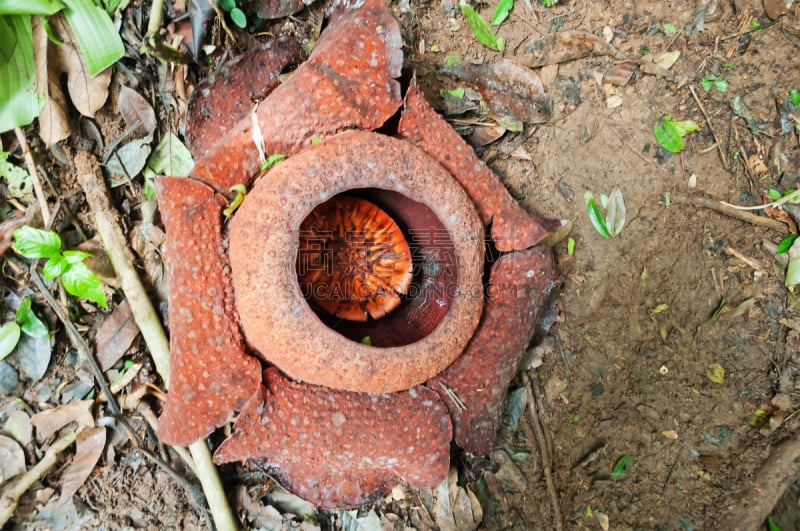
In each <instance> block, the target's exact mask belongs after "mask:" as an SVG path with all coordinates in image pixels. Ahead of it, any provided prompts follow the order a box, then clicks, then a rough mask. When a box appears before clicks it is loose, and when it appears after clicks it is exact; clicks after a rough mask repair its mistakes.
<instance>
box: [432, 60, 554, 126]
mask: <svg viewBox="0 0 800 531" xmlns="http://www.w3.org/2000/svg"><path fill="white" fill-rule="evenodd" d="M442 72H444V73H447V74H451V75H454V76H456V77H458V78H460V79H463V80H464V81H466V82H467V83H469V84H470V85H472V86H473V87H475V89H476V90H478V92H480V93H481V96H482V97H483V100H484V101H485V102H486V105H487V106H488V107H489V109H490V110H491V111H492V112H494V113H496V114H498V115H500V116H503V117H509V118H512V119H514V120H517V121H520V122H525V123H529V124H540V123H544V122H547V121H548V120H549V119H550V112H551V107H552V106H551V102H550V96H549V95H547V94H545V92H544V86H543V85H542V81H541V80H540V79H539V76H537V75H536V73H535V72H533V71H532V70H530V69H529V68H526V67H524V66H522V65H520V64H517V63H515V62H514V61H510V60H508V59H505V60H503V61H502V62H501V63H484V64H481V65H471V64H466V63H456V64H454V65H452V66H448V67H445V68H443V69H442Z"/></svg>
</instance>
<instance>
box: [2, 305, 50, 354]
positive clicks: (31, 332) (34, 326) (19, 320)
mask: <svg viewBox="0 0 800 531" xmlns="http://www.w3.org/2000/svg"><path fill="white" fill-rule="evenodd" d="M23 332H24V333H25V335H28V336H30V337H36V338H40V337H47V336H48V335H50V331H49V330H48V329H47V325H45V324H44V323H43V322H42V320H41V319H39V318H38V317H37V316H36V314H35V313H33V309H32V308H31V299H30V298H29V297H25V298H24V299H22V302H21V303H20V304H19V308H18V309H17V314H16V315H15V316H14V320H13V321H9V322H7V323H5V324H3V326H0V360H3V359H5V357H6V356H8V355H9V354H11V353H12V352H13V351H14V348H15V347H16V346H17V343H18V342H19V338H20V333H23Z"/></svg>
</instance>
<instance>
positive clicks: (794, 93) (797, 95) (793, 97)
mask: <svg viewBox="0 0 800 531" xmlns="http://www.w3.org/2000/svg"><path fill="white" fill-rule="evenodd" d="M789 101H791V102H792V105H795V106H797V105H800V90H797V89H791V90H790V91H789Z"/></svg>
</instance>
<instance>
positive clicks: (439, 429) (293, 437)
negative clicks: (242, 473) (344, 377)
mask: <svg viewBox="0 0 800 531" xmlns="http://www.w3.org/2000/svg"><path fill="white" fill-rule="evenodd" d="M264 379H265V381H266V387H261V389H260V391H259V393H258V394H257V395H256V396H254V397H253V398H252V399H251V400H250V401H248V403H247V404H246V405H245V407H244V409H243V410H242V413H241V414H240V415H239V418H238V420H237V421H236V425H235V427H234V430H235V431H234V433H233V435H232V436H231V437H230V438H229V439H227V440H226V441H225V442H223V443H222V445H221V446H220V447H219V448H218V449H217V451H216V452H215V453H214V461H215V462H217V463H227V462H229V461H238V460H244V459H247V458H255V459H258V460H262V461H260V462H261V464H262V465H263V466H264V467H265V468H266V469H267V471H268V472H270V473H271V474H273V475H274V476H275V477H276V478H277V479H278V480H279V481H280V482H281V483H282V484H283V485H285V486H286V487H287V488H288V489H289V490H291V491H292V492H294V493H295V494H297V495H298V496H300V497H302V498H305V499H307V500H309V501H311V502H313V503H314V504H316V505H318V506H320V507H323V508H332V507H353V506H357V505H361V504H364V503H368V502H371V501H374V500H375V499H377V498H379V497H380V496H383V495H386V494H388V492H389V491H390V490H391V489H392V487H394V486H395V485H396V484H397V483H399V482H400V481H401V480H405V481H407V482H408V483H409V484H411V485H414V486H416V487H431V486H433V485H436V484H438V483H440V482H441V481H442V480H444V478H445V477H446V475H447V469H448V466H449V462H450V444H449V442H450V437H451V435H452V432H451V426H450V419H449V417H448V415H447V408H446V407H445V405H444V404H443V403H442V402H441V400H439V398H438V396H437V395H436V393H435V392H433V391H431V390H430V389H426V388H424V387H415V388H413V389H409V390H408V391H404V392H400V393H392V394H385V395H368V394H361V393H350V392H346V391H334V390H332V389H327V388H324V387H318V386H312V385H303V384H296V383H294V382H291V381H289V380H287V379H285V378H284V377H282V376H281V375H280V373H279V372H278V371H276V370H275V369H268V370H267V371H265V374H264Z"/></svg>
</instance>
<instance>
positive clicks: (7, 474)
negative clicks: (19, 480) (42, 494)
mask: <svg viewBox="0 0 800 531" xmlns="http://www.w3.org/2000/svg"><path fill="white" fill-rule="evenodd" d="M23 472H25V452H23V451H22V447H21V446H20V445H19V443H17V441H15V440H14V439H12V438H11V437H6V436H5V435H0V484H2V483H3V482H5V481H6V480H7V479H10V478H12V477H14V476H16V475H19V474H22V473H23Z"/></svg>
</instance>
